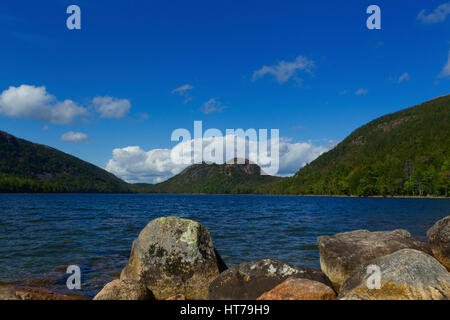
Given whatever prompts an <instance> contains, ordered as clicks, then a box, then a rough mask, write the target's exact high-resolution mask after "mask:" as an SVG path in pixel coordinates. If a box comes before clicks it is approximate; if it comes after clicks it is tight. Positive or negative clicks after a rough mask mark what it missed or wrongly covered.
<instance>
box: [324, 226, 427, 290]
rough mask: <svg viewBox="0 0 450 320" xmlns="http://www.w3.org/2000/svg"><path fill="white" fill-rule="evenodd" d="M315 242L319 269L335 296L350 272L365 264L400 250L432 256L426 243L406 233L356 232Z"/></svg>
mask: <svg viewBox="0 0 450 320" xmlns="http://www.w3.org/2000/svg"><path fill="white" fill-rule="evenodd" d="M317 241H318V243H319V253H320V267H321V269H322V271H323V273H325V274H326V275H327V276H328V278H329V279H330V280H331V282H332V283H333V287H334V289H335V290H336V291H337V292H339V288H340V287H341V285H342V283H344V281H345V279H347V278H348V277H349V276H350V274H351V273H352V271H353V270H354V269H355V268H356V267H357V266H358V265H360V264H362V263H364V262H367V261H370V260H373V259H375V258H378V257H382V256H385V255H387V254H390V253H393V252H395V251H398V250H401V249H416V250H420V251H423V252H425V253H431V250H430V248H429V247H428V245H427V244H426V243H423V242H420V241H416V240H414V238H413V237H412V236H411V234H410V233H409V232H408V231H406V230H402V229H397V230H393V231H376V232H370V231H368V230H356V231H351V232H344V233H338V234H336V235H334V236H320V237H318V238H317Z"/></svg>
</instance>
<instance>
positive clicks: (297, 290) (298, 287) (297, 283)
mask: <svg viewBox="0 0 450 320" xmlns="http://www.w3.org/2000/svg"><path fill="white" fill-rule="evenodd" d="M256 300H336V294H335V293H334V290H333V289H331V288H330V287H329V286H326V285H324V284H323V283H321V282H318V281H313V280H309V279H301V278H288V279H287V280H285V281H284V282H282V283H281V284H279V285H278V286H276V287H275V288H273V289H272V290H270V291H268V292H266V293H264V294H262V295H261V296H260V297H259V298H258V299H256Z"/></svg>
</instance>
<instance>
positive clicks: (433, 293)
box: [338, 249, 450, 300]
mask: <svg viewBox="0 0 450 320" xmlns="http://www.w3.org/2000/svg"><path fill="white" fill-rule="evenodd" d="M369 265H374V266H377V267H379V270H380V271H381V273H380V275H381V277H380V281H379V287H378V288H376V287H375V288H374V284H376V282H373V281H371V279H369V277H373V276H372V275H371V273H368V271H367V268H368V266H369ZM368 280H369V281H368ZM368 283H369V287H371V288H369V287H368ZM338 298H339V299H343V300H448V299H450V274H449V273H448V272H447V270H446V269H445V268H444V267H443V266H442V265H441V264H440V263H439V262H438V261H437V260H436V259H434V258H433V257H432V256H430V255H428V254H426V253H423V252H421V251H418V250H414V249H403V250H399V251H396V252H394V253H392V254H389V255H386V256H383V257H380V258H377V259H375V260H373V261H370V262H366V263H363V264H362V265H360V266H358V267H357V268H356V269H355V270H354V271H353V273H352V274H351V276H350V277H349V278H348V279H347V280H346V281H345V282H344V284H343V285H342V288H341V291H340V292H339V296H338Z"/></svg>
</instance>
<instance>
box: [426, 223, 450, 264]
mask: <svg viewBox="0 0 450 320" xmlns="http://www.w3.org/2000/svg"><path fill="white" fill-rule="evenodd" d="M427 238H428V243H429V244H430V247H431V250H432V251H433V255H434V257H435V258H436V259H437V260H438V261H439V262H440V263H441V264H442V265H443V266H444V267H446V268H447V270H448V271H450V216H446V217H445V218H443V219H441V220H439V221H438V222H436V223H435V224H434V226H433V227H431V228H430V230H428V232H427Z"/></svg>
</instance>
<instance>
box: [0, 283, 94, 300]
mask: <svg viewBox="0 0 450 320" xmlns="http://www.w3.org/2000/svg"><path fill="white" fill-rule="evenodd" d="M0 300H87V298H86V297H85V296H83V295H81V294H71V295H65V294H59V293H56V292H53V291H50V290H47V289H44V288H35V287H26V286H13V285H6V286H0Z"/></svg>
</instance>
